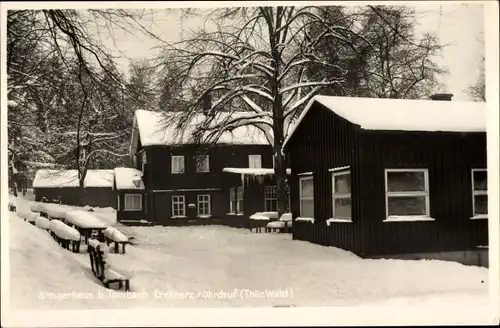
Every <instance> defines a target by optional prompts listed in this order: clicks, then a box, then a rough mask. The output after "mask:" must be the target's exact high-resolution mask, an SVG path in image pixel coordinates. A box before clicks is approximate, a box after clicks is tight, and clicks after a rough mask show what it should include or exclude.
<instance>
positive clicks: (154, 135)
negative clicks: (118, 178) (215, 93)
mask: <svg viewBox="0 0 500 328" xmlns="http://www.w3.org/2000/svg"><path fill="white" fill-rule="evenodd" d="M228 115H230V118H229V119H231V120H232V119H239V118H241V119H244V118H245V117H248V118H251V117H252V115H253V113H251V112H233V113H227V114H226V113H221V112H219V113H217V114H216V117H215V119H214V121H213V123H212V124H218V123H220V122H223V121H224V120H226V119H228ZM182 116H183V113H182V112H153V111H147V110H137V111H136V112H135V117H134V131H133V134H135V133H137V132H138V134H139V138H140V141H141V144H142V145H143V146H154V145H181V144H189V143H193V132H194V131H196V127H197V126H198V125H199V124H201V123H203V122H204V121H205V115H204V114H203V113H199V114H195V115H193V117H192V119H191V122H190V123H189V124H188V125H187V126H186V128H184V129H182V130H179V129H177V127H176V125H177V124H178V122H179V120H180V119H181V117H182ZM134 142H137V137H134V136H133V137H132V143H134ZM217 143H218V144H240V145H269V142H268V141H267V138H266V136H265V134H264V133H263V132H262V131H261V130H259V129H258V128H256V127H254V126H240V127H237V128H235V129H234V130H233V131H231V132H229V131H227V132H224V133H223V134H222V135H221V136H220V138H218V140H217Z"/></svg>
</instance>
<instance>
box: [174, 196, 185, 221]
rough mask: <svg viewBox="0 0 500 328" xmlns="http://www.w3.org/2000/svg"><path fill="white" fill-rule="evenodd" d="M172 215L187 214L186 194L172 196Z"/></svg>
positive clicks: (180, 215) (182, 215)
mask: <svg viewBox="0 0 500 328" xmlns="http://www.w3.org/2000/svg"><path fill="white" fill-rule="evenodd" d="M172 216H173V217H184V216H186V201H185V199H184V196H172Z"/></svg>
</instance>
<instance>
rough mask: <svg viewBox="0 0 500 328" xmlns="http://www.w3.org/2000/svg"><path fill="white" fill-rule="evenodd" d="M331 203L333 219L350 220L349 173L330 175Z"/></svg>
mask: <svg viewBox="0 0 500 328" xmlns="http://www.w3.org/2000/svg"><path fill="white" fill-rule="evenodd" d="M332 203H333V218H334V219H352V204H351V173H350V172H335V173H332Z"/></svg>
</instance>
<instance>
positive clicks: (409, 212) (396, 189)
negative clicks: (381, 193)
mask: <svg viewBox="0 0 500 328" xmlns="http://www.w3.org/2000/svg"><path fill="white" fill-rule="evenodd" d="M428 174H429V173H428V171H427V169H387V170H385V191H386V215H387V217H390V216H426V217H428V216H430V209H429V176H428Z"/></svg>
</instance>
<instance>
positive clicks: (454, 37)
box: [103, 3, 484, 100]
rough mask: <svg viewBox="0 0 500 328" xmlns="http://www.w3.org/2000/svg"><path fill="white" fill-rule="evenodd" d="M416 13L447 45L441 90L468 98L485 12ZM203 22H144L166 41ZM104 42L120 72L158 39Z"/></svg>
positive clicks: (440, 9)
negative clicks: (467, 91) (446, 72)
mask: <svg viewBox="0 0 500 328" xmlns="http://www.w3.org/2000/svg"><path fill="white" fill-rule="evenodd" d="M413 7H414V8H415V9H416V11H417V13H418V14H419V18H418V24H419V25H417V31H419V32H432V33H435V34H436V35H437V36H438V38H439V40H440V42H441V43H442V44H446V45H448V46H447V47H446V48H445V49H444V51H443V52H442V57H441V58H436V61H437V62H438V63H440V64H441V65H443V66H444V67H445V68H447V69H448V70H449V74H448V75H447V76H442V77H440V82H441V83H442V84H443V85H444V89H442V90H439V91H441V92H447V93H452V94H454V98H453V100H471V99H470V97H469V96H468V95H467V94H466V93H465V90H466V89H467V88H468V87H469V86H471V85H473V84H474V83H475V82H476V81H477V78H478V76H479V69H480V62H481V58H482V57H483V56H484V44H483V43H482V42H481V38H482V32H483V31H484V14H483V6H482V5H481V4H460V3H451V4H446V3H444V4H439V3H433V4H415V5H413ZM202 23H203V21H202V19H200V18H193V19H188V20H181V19H180V16H179V14H178V13H176V12H166V11H164V10H158V11H155V14H154V15H153V16H149V17H148V18H147V19H145V20H144V21H143V24H144V25H146V26H147V27H148V28H150V29H151V31H152V32H153V33H154V34H156V35H158V36H159V37H160V38H161V39H163V40H165V41H167V42H175V41H178V40H180V38H181V35H182V33H185V32H186V31H187V30H189V29H190V28H197V27H199V26H201V24H202ZM103 42H104V43H105V44H106V46H107V47H108V48H109V49H110V50H112V52H113V54H114V55H115V56H118V57H119V58H118V59H117V62H118V65H119V67H120V68H121V69H122V71H124V72H127V71H128V67H129V63H130V61H131V60H138V59H150V58H153V57H155V56H156V55H157V54H158V50H157V48H155V47H157V46H158V45H159V44H160V43H159V41H158V40H154V39H153V38H150V37H147V36H145V35H141V34H136V35H131V34H128V33H126V32H124V31H118V30H116V31H115V32H114V35H113V37H112V38H110V37H107V38H104V40H103Z"/></svg>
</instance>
